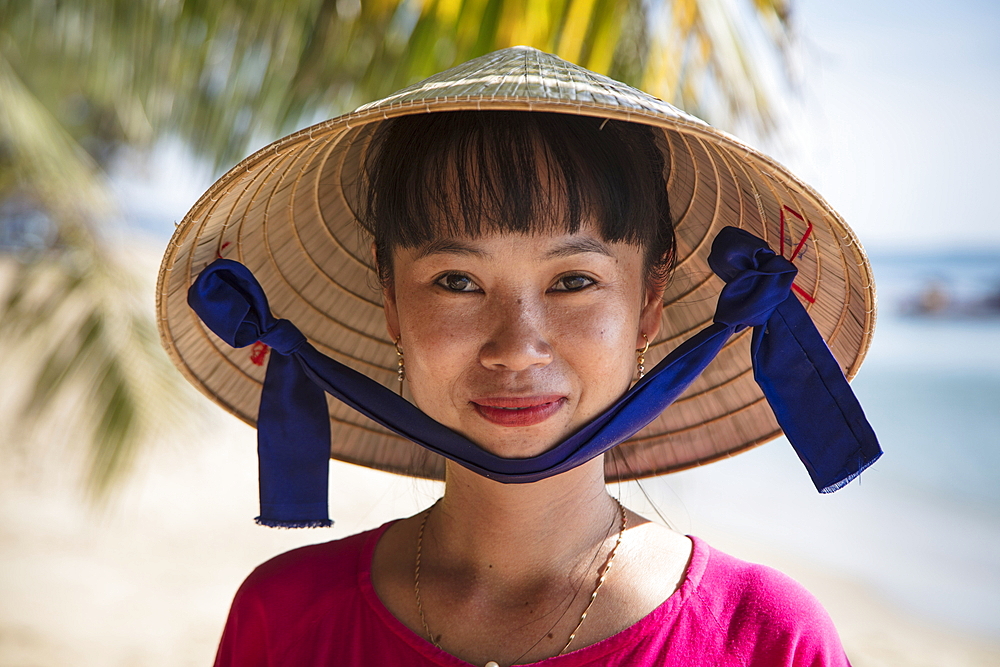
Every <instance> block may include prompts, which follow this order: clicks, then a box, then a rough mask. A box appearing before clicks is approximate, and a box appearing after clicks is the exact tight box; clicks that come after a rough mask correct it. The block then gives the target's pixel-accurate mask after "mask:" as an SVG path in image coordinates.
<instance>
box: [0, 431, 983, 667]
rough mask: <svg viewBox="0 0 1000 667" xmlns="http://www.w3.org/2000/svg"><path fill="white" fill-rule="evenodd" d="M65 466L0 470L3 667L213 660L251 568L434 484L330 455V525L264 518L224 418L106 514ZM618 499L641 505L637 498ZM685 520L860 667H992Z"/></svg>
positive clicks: (957, 643) (820, 572) (868, 598)
mask: <svg viewBox="0 0 1000 667" xmlns="http://www.w3.org/2000/svg"><path fill="white" fill-rule="evenodd" d="M51 454H52V457H51V459H50V463H55V462H56V461H57V460H58V452H52V453H51ZM70 468H71V466H68V467H67V468H66V469H65V472H60V470H61V469H60V467H59V466H52V465H50V466H48V467H47V469H46V470H45V471H44V472H42V471H41V469H40V468H39V466H38V465H37V460H36V462H35V463H32V464H22V465H17V464H16V462H15V465H7V466H5V467H4V469H3V471H2V473H0V476H2V478H3V479H2V480H0V481H2V487H0V667H56V666H64V665H74V666H75V667H91V666H97V665H101V666H109V667H119V666H121V667H126V666H128V667H133V666H134V667H140V666H141V667H160V666H163V667H166V666H168V665H169V666H170V667H187V666H189V665H190V666H195V665H207V664H211V661H212V659H213V656H214V651H215V646H216V643H217V642H218V638H219V635H220V632H221V628H222V624H223V622H224V620H225V616H226V613H227V610H228V606H229V603H230V601H231V599H232V595H233V593H234V592H235V590H236V588H237V587H238V586H239V583H240V581H241V580H242V579H243V577H245V576H246V575H247V574H248V573H249V572H250V570H251V569H252V568H253V567H254V566H255V565H257V564H258V563H260V562H262V561H264V560H266V559H268V558H269V557H271V556H273V555H275V554H277V553H280V552H282V551H285V550H287V549H291V548H294V547H296V546H299V545H303V544H309V543H313V542H319V541H325V540H329V539H335V538H338V537H342V536H344V535H348V534H351V533H354V532H357V531H360V530H365V529H368V528H371V527H375V526H378V525H380V524H381V523H382V522H384V521H387V520H390V519H392V518H395V517H399V516H405V515H408V514H410V513H413V512H415V511H417V510H419V509H420V508H421V507H424V506H426V505H427V504H429V503H430V502H432V501H433V499H434V498H435V497H436V494H438V493H440V488H441V487H440V485H438V484H435V483H430V482H424V481H418V480H412V479H406V478H400V477H393V476H390V475H385V474H383V473H378V472H374V471H370V470H366V469H362V468H357V467H355V466H350V465H347V464H340V463H334V464H333V467H332V472H331V502H330V511H331V516H332V517H334V518H335V519H336V525H335V526H334V528H332V529H328V530H317V531H280V530H268V529H264V528H260V527H258V526H255V525H254V524H253V522H252V517H253V516H254V515H255V513H256V507H255V506H256V502H257V500H256V461H255V456H254V432H253V430H252V429H250V428H248V427H246V426H243V425H242V424H239V423H236V422H235V420H233V419H230V418H226V417H222V416H216V417H211V418H209V420H208V423H207V424H206V426H205V429H204V431H203V436H201V437H196V438H183V439H179V440H178V441H175V442H164V443H161V444H160V445H159V446H157V447H156V448H154V449H153V450H151V451H150V452H149V454H148V455H147V456H145V457H143V458H142V459H141V460H140V461H139V463H138V466H137V470H136V472H135V474H134V475H133V477H132V478H131V479H130V481H129V482H128V483H127V484H126V485H125V486H124V487H123V488H122V489H121V490H120V492H119V493H118V495H117V497H116V499H115V500H114V501H113V502H112V503H110V504H109V505H108V506H107V507H105V508H104V509H102V510H96V509H94V508H93V507H91V506H89V505H88V504H86V503H85V502H84V501H83V500H82V497H81V495H80V494H79V493H78V492H77V491H75V490H74V485H73V481H72V478H73V475H72V473H71V472H70ZM622 495H623V499H624V500H625V501H626V503H629V504H631V505H632V506H633V507H636V508H637V509H640V511H641V510H642V501H641V498H636V497H635V496H637V495H641V494H636V493H635V492H634V490H630V489H625V490H624V491H623V493H622ZM668 513H669V508H668ZM690 518H691V519H692V520H694V523H696V524H697V525H698V527H699V529H698V531H697V532H698V533H699V534H700V535H701V536H702V537H704V538H706V539H707V540H709V542H710V543H712V544H713V545H714V546H716V547H717V548H720V549H722V550H724V551H727V552H729V553H732V554H734V555H736V556H738V557H741V558H744V559H746V560H753V561H757V562H763V563H766V564H769V565H772V566H774V567H777V568H779V569H781V570H782V571H784V572H786V573H788V574H790V575H791V576H793V577H794V578H796V579H797V580H799V581H800V582H801V583H803V584H804V585H805V586H806V587H807V588H808V589H810V590H811V591H812V592H813V593H814V594H815V595H816V596H817V597H818V598H819V599H820V601H821V602H822V603H823V604H824V605H825V606H826V608H827V609H828V611H829V612H830V614H831V616H832V617H833V618H834V621H835V622H836V624H837V627H838V628H839V630H840V632H841V636H842V638H843V642H844V645H845V647H846V649H847V652H848V654H849V656H850V658H851V660H852V663H853V664H854V665H855V666H856V667H883V666H885V667H889V666H894V667H908V666H913V667H918V666H919V667H932V666H933V667H945V666H949V667H950V666H954V667H982V666H985V665H1000V643H998V642H996V641H994V640H991V639H990V638H988V637H983V636H978V637H977V636H975V635H974V634H969V635H964V634H962V633H961V632H959V631H956V630H951V629H942V628H941V627H935V624H933V623H931V622H929V621H927V620H924V619H921V618H920V617H918V616H915V615H914V614H912V613H911V612H908V611H907V610H905V609H901V608H899V607H898V606H896V605H893V604H892V603H890V602H888V601H886V600H884V599H882V598H880V596H879V595H878V594H877V593H876V592H874V591H873V590H871V588H870V587H866V586H865V585H864V584H863V583H861V582H857V581H851V580H845V579H843V578H841V577H838V576H836V575H832V574H830V573H829V572H827V571H826V570H825V569H824V568H822V567H820V566H817V565H816V564H815V563H811V562H809V561H807V560H803V559H801V558H796V557H794V556H790V555H789V554H788V553H784V552H782V551H781V550H779V549H775V548H773V545H769V544H768V542H767V541H756V540H752V539H746V538H745V537H741V536H736V535H734V534H733V532H732V531H727V530H725V529H721V528H720V529H716V528H712V527H711V526H710V525H709V524H707V523H705V522H704V521H702V520H700V519H698V517H690Z"/></svg>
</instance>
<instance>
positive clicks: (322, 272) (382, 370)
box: [157, 47, 875, 480]
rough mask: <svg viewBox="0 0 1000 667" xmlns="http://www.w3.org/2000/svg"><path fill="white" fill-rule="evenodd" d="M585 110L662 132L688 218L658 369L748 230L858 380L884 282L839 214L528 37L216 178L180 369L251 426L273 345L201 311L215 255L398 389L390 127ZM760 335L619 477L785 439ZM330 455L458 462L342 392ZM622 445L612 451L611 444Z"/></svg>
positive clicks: (167, 318)
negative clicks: (199, 292) (733, 236)
mask: <svg viewBox="0 0 1000 667" xmlns="http://www.w3.org/2000/svg"><path fill="white" fill-rule="evenodd" d="M476 109H483V110H486V109H490V110H523V111H550V112H559V113H566V114H580V115H586V116H596V117H600V118H611V119H618V120H624V121H632V122H637V123H644V124H647V125H651V126H653V127H654V128H656V129H657V130H658V131H657V141H658V143H659V145H660V148H661V150H662V151H663V152H664V156H665V165H666V166H665V173H664V181H665V182H666V184H667V190H668V196H669V200H670V207H671V212H672V214H673V217H674V222H675V225H676V237H677V269H676V272H675V273H674V275H673V278H672V279H671V281H670V283H669V285H668V288H667V291H666V293H665V295H664V303H665V306H666V307H665V310H664V316H663V327H662V330H661V333H660V336H659V338H658V339H657V340H656V341H654V342H653V343H652V344H651V346H650V350H649V352H648V353H647V355H646V359H647V368H649V367H651V366H652V365H653V364H655V363H656V362H658V361H659V360H660V359H661V358H662V357H663V356H664V355H666V354H667V353H668V352H669V351H670V350H672V349H673V348H675V347H676V346H677V345H679V344H680V343H681V342H682V341H684V340H685V339H687V338H688V337H690V336H691V335H693V334H694V333H695V332H697V331H698V330H700V329H701V328H703V327H705V326H707V325H708V324H710V323H711V321H712V316H713V313H714V310H715V305H716V300H717V297H718V294H719V291H720V289H721V288H722V286H723V282H722V281H721V280H720V279H719V278H717V277H716V276H715V275H714V274H713V273H712V272H711V270H710V269H709V268H708V264H707V262H706V259H707V257H708V253H709V250H710V248H711V243H712V240H713V239H714V238H715V235H716V234H717V233H718V232H719V230H720V229H722V228H723V227H725V226H727V225H733V226H736V227H741V228H744V229H746V230H748V231H750V232H752V233H753V234H755V235H757V236H759V237H760V238H762V239H764V240H765V241H767V243H768V244H769V245H770V246H771V248H772V249H773V250H774V251H775V252H779V253H780V254H782V255H783V256H785V257H786V258H788V259H791V260H792V261H793V262H794V263H795V265H796V266H797V267H798V270H799V274H798V277H797V278H796V281H795V285H794V287H793V289H794V292H795V295H796V296H797V297H798V298H799V299H800V300H801V301H802V303H803V304H804V305H805V307H806V308H807V310H808V311H809V314H810V316H811V317H812V319H813V321H814V322H815V324H816V327H817V329H818V330H819V332H820V333H821V334H822V335H823V338H824V339H825V340H826V342H827V344H828V345H829V347H830V349H831V350H832V352H833V354H834V356H835V357H836V358H837V360H838V362H839V363H840V365H841V367H842V368H843V370H844V372H845V374H846V375H847V377H848V378H851V377H853V376H854V374H855V373H856V372H857V369H858V367H859V366H860V364H861V361H862V359H863V358H864V355H865V353H866V352H867V349H868V346H869V343H870V340H871V335H872V331H873V328H874V324H875V290H874V283H873V281H872V274H871V268H870V266H869V264H868V260H867V258H866V256H865V253H864V250H863V249H862V247H861V245H860V243H859V242H858V240H857V238H856V237H855V235H854V233H853V232H852V231H851V229H850V228H849V227H848V226H847V225H846V224H845V223H844V221H843V220H842V219H841V218H840V216H839V215H838V214H837V213H836V212H835V211H834V210H833V209H832V208H831V207H830V206H829V205H828V204H827V203H826V202H825V201H824V200H823V199H822V198H821V197H820V196H819V195H818V194H817V193H816V192H814V191H813V190H812V189H811V188H810V187H809V186H807V185H805V184H804V183H802V182H801V181H800V180H798V179H797V178H796V177H795V176H793V175H792V174H790V173H789V172H788V171H787V170H786V169H785V168H784V167H782V166H781V165H779V164H778V163H776V162H775V161H774V160H772V159H770V158H768V157H767V156H765V155H762V154H761V153H758V152H757V151H755V150H754V149H752V148H750V147H748V146H746V145H744V144H743V143H741V142H740V141H738V140H737V139H734V138H733V137H731V136H729V135H728V134H726V133H724V132H721V131H719V130H716V129H714V128H712V127H710V126H709V125H707V124H705V123H704V122H702V121H700V120H698V119H697V118H694V117H693V116H690V115H688V114H686V113H684V112H683V111H681V110H679V109H677V108H675V107H673V106H671V105H669V104H667V103H665V102H663V101H661V100H659V99H656V98H654V97H652V96H650V95H647V94H646V93H643V92H641V91H639V90H636V89H634V88H631V87H629V86H626V85H625V84H622V83H619V82H617V81H614V80H612V79H609V78H607V77H604V76H601V75H598V74H595V73H593V72H590V71H588V70H585V69H583V68H581V67H578V66H576V65H573V64H571V63H568V62H566V61H564V60H561V59H559V58H557V57H555V56H552V55H549V54H546V53H542V52H540V51H537V50H535V49H531V48H526V47H515V48H510V49H504V50H502V51H497V52H495V53H491V54H488V55H486V56H483V57H481V58H477V59H475V60H471V61H469V62H467V63H464V64H462V65H459V66H457V67H454V68H452V69H450V70H447V71H445V72H442V73H440V74H437V75H435V76H432V77H430V78H429V79H426V80H424V81H422V82H420V83H418V84H415V85H413V86H410V87H409V88H406V89H404V90H401V91H399V92H398V93H395V94H393V95H390V96H389V97H387V98H385V99H383V100H380V101H377V102H373V103H371V104H367V105H365V106H363V107H361V108H359V109H358V110H356V111H354V112H353V113H350V114H347V115H344V116H340V117H338V118H334V119H333V120H329V121H325V122H323V123H319V124H317V125H314V126H312V127H310V128H307V129H305V130H302V131H300V132H296V133H295V134H292V135H290V136H288V137H285V138H284V139H281V140H279V141H276V142H274V143H273V144H271V145H270V146H267V147H266V148H263V149H261V150H259V151H257V152H256V153H254V154H253V155H251V156H250V157H248V158H247V159H246V160H244V161H243V162H241V163H240V164H239V165H237V166H236V167H234V168H233V169H232V170H231V171H230V172H229V173H227V174H226V175H225V176H223V177H222V178H220V179H219V180H218V182H216V183H215V184H214V185H213V186H212V187H211V188H210V189H209V190H208V192H206V193H205V194H204V195H203V196H202V197H201V199H199V200H198V202H197V203H196V204H195V205H194V207H193V208H192V209H191V211H190V212H189V213H188V214H187V215H186V216H185V217H184V220H183V221H182V222H181V223H180V224H179V225H178V227H177V230H176V232H175V233H174V236H173V238H172V240H171V242H170V245H169V247H168V248H167V251H166V255H165V256H164V258H163V264H162V266H161V269H160V275H159V281H158V285H157V311H158V319H159V329H160V335H161V337H162V340H163V344H164V346H165V347H166V349H167V351H168V352H169V354H170V356H171V358H172V359H173V361H174V363H176V364H177V367H178V368H179V369H180V370H181V372H182V373H184V375H185V376H186V377H187V378H188V379H189V380H190V381H191V382H192V383H194V385H195V386H196V387H198V388H199V389H200V390H201V391H202V392H204V393H205V394H206V395H207V396H209V397H210V398H211V399H212V400H214V401H215V402H216V403H218V404H219V405H221V406H222V407H224V408H225V409H226V410H228V411H229V412H231V413H233V414H234V415H236V416H237V417H239V418H240V419H242V420H243V421H245V422H247V423H248V424H251V425H253V424H255V422H256V418H257V409H258V404H259V401H260V393H261V387H262V385H263V382H264V373H265V370H266V360H267V355H268V354H269V352H268V350H267V349H266V346H263V345H262V344H259V343H258V344H256V345H254V346H251V347H249V348H243V349H233V348H231V347H229V346H228V345H227V344H225V343H224V342H222V341H221V340H220V339H218V338H217V337H216V336H215V335H214V334H213V333H212V332H210V331H209V330H208V329H207V328H206V327H205V326H204V325H203V324H202V322H201V321H200V320H199V319H198V317H197V315H195V313H194V312H193V311H192V310H191V309H190V308H189V307H188V305H187V302H186V296H187V291H188V287H189V286H190V285H191V283H192V281H193V280H194V279H195V277H197V275H198V274H199V273H200V272H201V271H202V269H204V268H205V267H206V266H207V265H208V264H209V263H211V262H212V261H213V260H215V259H216V258H217V257H220V256H223V257H227V258H230V259H235V260H238V261H240V262H242V263H243V264H245V265H247V267H249V268H250V270H251V271H253V273H254V275H255V276H256V277H257V279H258V280H259V281H260V283H261V285H262V286H263V288H264V290H265V292H266V293H267V296H268V298H269V300H270V303H271V308H272V311H273V312H274V315H275V316H276V317H281V318H287V319H289V320H291V321H292V322H293V323H294V324H295V325H296V326H297V327H298V328H299V329H300V330H301V331H302V333H303V334H305V335H306V337H307V338H308V339H309V341H310V342H311V343H312V344H313V345H314V346H315V347H316V348H317V349H318V350H319V351H321V352H323V353H324V354H326V355H328V356H330V357H333V358H335V359H337V360H339V361H341V362H342V363H344V364H347V365H348V366H350V367H352V368H354V369H356V370H358V371H361V372H363V373H365V374H367V375H368V376H369V377H371V378H373V379H375V380H377V381H379V382H381V383H382V384H384V385H385V386H387V387H390V388H392V389H393V390H395V389H396V387H397V385H398V382H397V377H396V375H397V374H396V359H397V357H396V351H395V349H394V346H393V341H392V340H390V339H389V337H388V334H387V333H386V326H385V319H384V315H383V311H382V303H381V294H380V289H379V282H378V279H377V278H376V276H375V274H374V271H373V268H372V262H371V252H370V247H371V241H370V239H368V238H366V236H365V234H364V233H363V231H362V230H361V229H360V226H359V225H358V223H357V221H356V218H355V214H354V211H355V210H356V206H355V205H354V204H353V203H352V201H351V199H352V196H353V195H352V194H351V193H352V192H354V190H353V188H352V187H351V186H352V185H353V184H354V183H355V182H356V179H357V177H358V173H359V168H360V165H361V163H362V159H363V156H364V154H365V150H366V147H367V145H368V142H369V141H370V139H371V137H372V133H373V132H374V130H375V129H376V127H377V126H378V124H379V123H381V122H382V121H383V120H385V119H388V118H393V117H396V116H402V115H407V114H418V113H428V112H436V111H452V110H476ZM749 341H750V331H749V330H745V331H743V332H742V333H741V334H738V335H736V336H734V337H733V338H732V340H730V342H729V343H728V345H727V346H726V348H725V349H724V350H723V351H722V352H721V353H720V354H719V356H718V357H717V358H716V359H715V360H714V361H713V362H712V364H711V365H710V366H709V367H708V368H707V369H706V371H705V372H704V373H703V374H702V375H701V376H700V377H699V378H698V379H697V380H696V381H695V382H694V384H693V385H691V386H690V387H689V388H688V390H687V392H686V393H685V394H684V395H683V396H682V397H681V398H680V399H679V400H677V402H676V403H674V404H673V405H672V406H671V407H669V408H668V409H667V410H666V411H665V412H664V413H663V414H662V415H661V416H660V417H659V418H658V419H656V420H655V421H653V422H652V423H651V424H649V425H648V426H647V427H646V428H645V429H643V430H642V431H641V432H640V433H638V434H637V435H636V436H635V437H634V438H632V439H631V440H629V441H627V442H625V443H623V444H622V445H620V446H619V447H618V448H617V452H619V454H620V455H616V456H613V457H612V456H608V457H606V459H605V471H606V475H607V478H608V479H609V480H615V479H631V478H636V477H643V476H648V475H655V474H660V473H665V472H670V471H675V470H681V469H684V468H688V467H691V466H695V465H699V464H703V463H707V462H710V461H714V460H716V459H719V458H721V457H726V456H731V455H733V454H735V453H737V452H740V451H743V450H745V449H748V448H750V447H753V446H755V445H758V444H760V443H763V442H765V441H767V440H770V439H772V438H774V437H776V436H778V435H780V433H781V431H780V429H779V428H778V425H777V423H776V422H775V419H774V416H773V415H772V413H771V409H770V407H769V406H768V404H767V402H766V401H765V399H764V397H763V395H762V394H761V391H760V389H759V388H758V386H757V384H756V383H755V381H754V379H753V373H752V370H751V367H750V355H749ZM328 403H329V409H330V420H331V426H332V432H331V433H332V434H331V442H330V454H331V456H332V457H333V458H335V459H340V460H342V461H348V462H351V463H357V464H361V465H364V466H368V467H371V468H377V469H381V470H387V471H391V472H397V473H403V474H410V475H415V476H420V477H427V478H436V479H441V478H443V476H444V459H443V458H441V457H439V456H438V455H436V454H432V453H430V452H428V451H427V450H425V449H423V448H421V447H419V446H418V445H415V444H413V443H411V442H409V441H407V440H404V439H402V438H400V437H399V436H396V435H394V434H392V433H390V432H388V431H387V430H385V429H384V428H382V427H381V426H378V425H376V424H374V423H373V422H371V421H369V420H368V419H367V418H366V417H363V416H361V415H360V414H358V413H356V412H355V411H353V410H352V409H350V408H348V407H346V406H345V405H343V404H342V403H340V402H339V401H337V400H336V399H334V398H332V397H328ZM613 451H614V450H613Z"/></svg>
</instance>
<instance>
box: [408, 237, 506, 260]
mask: <svg viewBox="0 0 1000 667" xmlns="http://www.w3.org/2000/svg"><path fill="white" fill-rule="evenodd" d="M437 254H450V255H473V256H475V257H484V258H485V257H488V256H489V253H488V252H486V251H485V250H482V249H480V248H477V247H475V246H473V245H469V244H468V243H463V242H462V241H459V240H458V239H438V240H437V241H431V242H430V243H428V244H427V245H425V246H424V247H423V248H421V249H420V250H419V251H418V252H417V259H423V258H424V257H427V256H429V255H437Z"/></svg>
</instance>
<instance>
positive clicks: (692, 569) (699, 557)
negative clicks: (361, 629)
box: [358, 519, 710, 667]
mask: <svg viewBox="0 0 1000 667" xmlns="http://www.w3.org/2000/svg"><path fill="white" fill-rule="evenodd" d="M396 521H398V519H396V520H393V521H388V522H386V523H384V524H382V525H381V526H379V527H378V528H376V529H374V530H372V531H369V535H368V537H367V539H366V540H365V543H364V546H363V547H362V550H361V554H360V562H359V563H358V588H359V589H360V591H361V595H362V597H363V598H364V600H365V602H367V604H368V606H369V607H370V608H371V610H372V611H373V612H374V613H375V615H376V616H378V618H379V620H380V621H382V623H383V624H384V625H385V626H386V628H388V629H389V630H390V631H391V632H392V633H393V634H395V635H396V636H397V637H398V638H399V639H400V640H402V642H403V643H404V644H406V645H407V646H408V647H409V648H411V649H412V650H413V651H415V652H416V653H418V654H420V655H421V656H423V657H424V658H426V659H427V660H429V661H431V662H433V663H434V664H436V665H440V666H441V667H476V666H475V665H473V664H472V663H469V662H466V661H465V660H460V659H459V658H456V657H455V656H453V655H452V654H450V653H448V652H447V651H445V650H443V649H440V648H438V647H436V646H434V645H433V644H431V643H430V642H429V641H427V640H426V639H425V638H424V637H421V636H420V635H418V634H417V633H415V632H413V630H411V629H410V628H408V627H407V626H406V625H405V624H404V623H403V622H402V621H400V620H399V619H398V618H396V617H395V616H393V614H392V612H390V611H389V609H388V608H387V607H386V606H385V604H383V603H382V600H381V599H379V597H378V593H376V592H375V586H374V585H373V584H372V578H371V568H372V558H373V557H374V555H375V547H376V546H377V545H378V542H379V540H380V539H381V538H382V535H384V534H385V531H386V530H388V529H389V527H390V526H392V525H393V524H394V523H396ZM687 537H688V538H689V539H690V540H691V545H692V546H691V557H690V560H689V561H688V565H687V567H686V568H685V570H684V578H683V581H682V582H681V585H680V586H678V587H677V590H676V591H674V592H673V593H672V594H671V595H670V597H668V598H667V599H666V600H664V601H663V602H661V603H660V605H659V606H658V607H656V608H655V609H653V611H651V612H649V613H648V614H647V615H646V616H644V617H643V618H641V619H639V620H638V621H636V622H635V623H634V624H633V625H630V626H629V627H627V628H625V629H624V630H622V631H621V632H618V633H616V634H613V635H611V636H610V637H606V638H605V639H602V640H601V641H599V642H596V643H594V644H590V645H589V646H584V647H583V648H580V649H577V650H575V651H570V652H569V653H566V654H565V655H556V656H552V657H550V658H545V659H544V660H540V661H538V662H532V663H525V665H523V666H519V667H530V666H531V665H545V667H572V666H573V665H585V664H587V663H589V662H592V661H594V660H597V659H598V658H601V657H603V656H605V655H608V654H610V653H613V652H615V651H618V650H620V649H621V648H623V647H625V646H629V645H634V642H635V640H636V639H638V638H639V637H641V636H642V635H643V634H644V633H645V631H646V629H647V628H648V626H650V625H657V626H659V625H662V623H663V622H664V621H665V620H666V619H667V618H668V617H670V616H672V615H675V614H677V613H678V612H679V611H680V609H681V607H682V606H683V605H684V603H685V602H686V601H687V600H688V598H690V597H691V596H692V594H693V593H694V592H695V590H697V588H698V586H699V585H700V584H701V579H702V576H703V575H704V573H705V568H706V566H707V565H708V559H709V555H710V549H709V547H708V545H707V544H706V543H705V542H704V541H702V540H701V539H700V538H698V537H695V536H694V535H688V536H687Z"/></svg>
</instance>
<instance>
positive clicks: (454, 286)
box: [437, 273, 479, 292]
mask: <svg viewBox="0 0 1000 667" xmlns="http://www.w3.org/2000/svg"><path fill="white" fill-rule="evenodd" d="M437 282H438V285H441V287H444V288H445V289H447V290H449V291H452V292H477V291H479V286H478V285H476V283H474V282H472V278H470V277H469V276H463V275H462V274H461V273H449V274H447V275H444V276H441V278H439V279H438V281H437Z"/></svg>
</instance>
